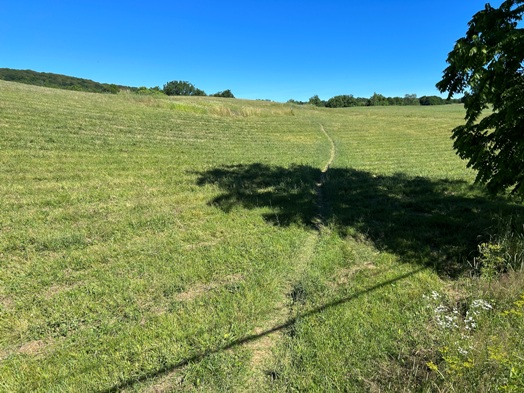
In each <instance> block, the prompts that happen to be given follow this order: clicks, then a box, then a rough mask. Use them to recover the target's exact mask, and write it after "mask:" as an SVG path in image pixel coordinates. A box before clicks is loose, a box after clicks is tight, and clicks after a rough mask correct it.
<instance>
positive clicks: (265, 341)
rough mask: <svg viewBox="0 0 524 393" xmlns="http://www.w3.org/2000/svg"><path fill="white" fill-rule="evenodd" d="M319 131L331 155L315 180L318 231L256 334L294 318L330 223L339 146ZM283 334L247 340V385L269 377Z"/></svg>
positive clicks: (321, 128)
mask: <svg viewBox="0 0 524 393" xmlns="http://www.w3.org/2000/svg"><path fill="white" fill-rule="evenodd" d="M320 131H321V132H322V133H323V134H324V135H325V137H326V139H327V141H328V142H329V145H330V152H329V159H328V160H327V162H326V164H325V166H324V167H323V168H322V170H321V173H320V177H319V179H318V181H317V182H316V184H315V186H316V187H315V188H316V190H315V191H316V196H317V198H316V201H315V203H316V206H317V212H316V215H315V217H314V218H313V220H312V224H313V227H314V228H315V231H311V232H310V233H309V234H308V236H307V238H306V240H305V242H304V243H303V246H302V247H301V249H300V252H299V253H298V255H297V257H296V263H295V264H294V271H293V273H292V277H291V279H290V282H289V285H288V286H287V290H286V293H283V294H282V302H281V304H279V305H278V307H277V308H276V309H277V310H279V312H277V313H275V314H273V315H272V316H271V317H270V318H268V319H267V320H266V321H265V323H264V324H263V325H262V326H259V327H258V328H257V329H256V331H255V334H257V333H258V332H263V331H268V330H270V329H271V328H272V327H274V326H278V325H283V324H285V323H286V322H287V321H288V320H289V319H290V318H293V315H292V313H293V300H292V293H293V291H294V287H295V286H296V284H297V283H299V282H300V280H301V278H302V277H303V276H304V274H305V272H306V271H307V269H308V267H309V265H310V263H311V260H312V259H313V256H314V255H315V249H316V247H317V243H318V240H319V238H320V234H321V231H322V228H323V227H325V226H326V224H327V223H326V219H327V214H326V213H327V210H328V203H327V201H326V198H325V195H324V192H323V187H324V184H325V182H326V179H327V173H328V171H329V168H330V167H331V165H332V164H333V161H334V160H335V155H336V147H335V142H334V141H333V139H332V138H331V136H330V135H329V134H328V133H327V131H326V130H325V129H324V126H323V125H322V124H320ZM281 335H282V332H281V331H280V330H279V331H275V332H273V333H271V334H267V335H264V336H263V337H261V338H260V339H258V340H255V341H253V342H251V343H249V344H246V345H247V346H248V347H249V348H250V349H251V351H252V352H253V356H252V361H251V369H252V376H251V380H250V381H249V382H248V389H249V388H252V387H260V386H261V384H262V383H264V379H265V378H267V373H268V366H270V363H271V360H272V355H273V348H274V347H275V345H276V343H277V341H278V340H279V339H280V337H281Z"/></svg>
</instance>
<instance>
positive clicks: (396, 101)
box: [288, 93, 463, 108]
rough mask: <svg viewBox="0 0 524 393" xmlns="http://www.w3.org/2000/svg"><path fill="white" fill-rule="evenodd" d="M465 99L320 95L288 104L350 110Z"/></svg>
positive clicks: (448, 102) (440, 103) (437, 103)
mask: <svg viewBox="0 0 524 393" xmlns="http://www.w3.org/2000/svg"><path fill="white" fill-rule="evenodd" d="M462 102H463V99H462V98H460V99H448V100H445V99H443V98H442V97H439V96H422V97H420V98H418V97H417V95H416V94H406V95H405V96H404V97H385V96H383V95H382V94H377V93H374V94H373V95H372V96H371V97H370V98H364V97H354V96H353V95H351V94H350V95H338V96H334V97H331V98H330V99H329V100H327V101H325V100H321V99H320V98H319V97H318V95H314V96H313V97H311V98H310V99H309V101H307V102H304V101H295V100H289V101H288V103H291V104H297V105H307V104H309V105H314V106H318V107H326V108H349V107H353V106H394V105H397V106H401V105H444V104H455V103H462Z"/></svg>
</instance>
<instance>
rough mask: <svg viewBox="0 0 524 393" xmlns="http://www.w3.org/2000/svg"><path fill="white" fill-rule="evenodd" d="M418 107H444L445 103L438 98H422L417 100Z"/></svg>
mask: <svg viewBox="0 0 524 393" xmlns="http://www.w3.org/2000/svg"><path fill="white" fill-rule="evenodd" d="M419 103H420V105H444V104H445V103H446V102H445V101H444V100H443V99H442V97H438V96H422V97H420V98H419Z"/></svg>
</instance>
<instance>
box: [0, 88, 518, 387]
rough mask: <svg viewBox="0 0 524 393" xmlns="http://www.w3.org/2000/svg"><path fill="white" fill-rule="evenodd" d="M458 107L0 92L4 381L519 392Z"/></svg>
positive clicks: (508, 317) (486, 207) (505, 236)
mask: <svg viewBox="0 0 524 393" xmlns="http://www.w3.org/2000/svg"><path fill="white" fill-rule="evenodd" d="M463 116H464V112H463V108H462V107H461V106H458V105H447V106H439V107H358V108H350V109H324V108H316V107H311V106H294V105H283V104H275V103H270V102H263V101H243V100H229V99H223V98H211V97H162V96H158V97H157V96H139V95H134V94H124V93H121V94H118V95H93V94H86V93H82V92H74V91H63V90H53V89H47V88H42V87H35V86H28V85H22V84H17V83H12V82H3V81H0V135H1V136H2V137H1V138H0V165H1V167H2V171H0V200H1V201H2V202H1V203H2V209H1V210H0V256H1V257H0V263H1V268H0V316H1V318H0V375H2V379H1V380H0V391H6V392H12V391H41V392H48V391H86V392H87V391H89V392H92V391H96V392H111V391H129V392H131V391H140V392H168V391H178V390H182V391H186V390H187V391H241V392H244V391H257V392H258V391H348V392H361V391H377V392H378V391H421V392H423V391H437V390H440V391H497V390H498V389H506V390H508V391H519V389H521V388H523V387H524V380H523V378H524V369H523V367H522V364H523V362H522V361H521V360H522V358H523V356H524V345H523V343H524V332H523V328H522V326H524V309H523V307H524V298H523V297H522V296H524V291H523V289H522V288H523V284H524V280H523V278H522V272H521V271H518V269H517V270H515V269H513V270H512V269H509V271H507V272H505V274H503V275H497V274H496V273H498V271H500V270H503V269H502V268H501V266H500V265H501V263H506V262H507V260H508V258H510V256H511V257H513V258H515V261H521V260H522V254H518V253H519V252H521V251H519V250H522V249H523V248H522V242H523V240H522V239H523V237H522V216H523V211H524V210H523V209H524V206H523V205H522V204H521V203H519V202H515V201H512V200H510V199H508V198H506V197H500V198H490V197H488V196H487V195H486V194H485V193H484V191H483V189H482V188H480V187H476V186H474V185H473V184H472V180H473V178H474V174H473V173H471V172H470V171H469V170H468V169H467V168H466V167H465V165H464V162H462V161H461V160H460V159H459V158H457V156H456V155H455V154H454V151H453V149H452V146H451V145H452V142H451V140H450V139H449V135H450V130H451V129H452V128H453V127H454V126H456V125H457V124H460V123H461V122H462V121H463V120H462V119H463ZM324 131H325V132H324ZM331 158H332V159H333V160H332V162H331V165H330V166H329V168H326V165H327V163H328V162H329V161H330V159H331ZM519 236H521V237H519ZM519 242H520V243H519ZM519 247H520V248H519ZM519 258H520V259H519ZM501 261H502V262H501ZM517 265H518V264H517V263H516V262H515V263H513V266H517ZM490 268H491V270H490ZM491 273H493V274H491ZM512 389H513V390H512Z"/></svg>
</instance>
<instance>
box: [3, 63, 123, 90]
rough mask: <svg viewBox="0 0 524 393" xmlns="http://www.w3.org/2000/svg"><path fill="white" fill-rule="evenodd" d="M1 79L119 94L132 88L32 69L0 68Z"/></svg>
mask: <svg viewBox="0 0 524 393" xmlns="http://www.w3.org/2000/svg"><path fill="white" fill-rule="evenodd" d="M0 79H2V80H5V81H10V82H18V83H25V84H28V85H36V86H44V87H52V88H58V89H67V90H76V91H86V92H91V93H111V94H117V93H118V92H119V91H120V90H121V89H131V88H130V87H127V86H118V85H115V84H107V83H98V82H94V81H92V80H89V79H82V78H75V77H72V76H66V75H60V74H52V73H48V72H36V71H31V70H13V69H10V68H0Z"/></svg>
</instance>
